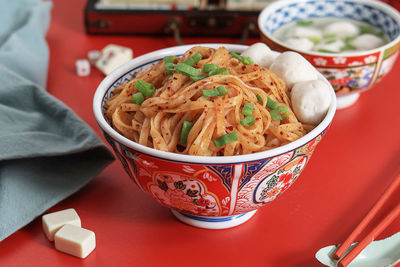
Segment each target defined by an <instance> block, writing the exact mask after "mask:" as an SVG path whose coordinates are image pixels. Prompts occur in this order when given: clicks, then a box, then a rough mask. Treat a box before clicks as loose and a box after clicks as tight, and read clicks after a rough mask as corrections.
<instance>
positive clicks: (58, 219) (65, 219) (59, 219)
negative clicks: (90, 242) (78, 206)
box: [42, 209, 81, 241]
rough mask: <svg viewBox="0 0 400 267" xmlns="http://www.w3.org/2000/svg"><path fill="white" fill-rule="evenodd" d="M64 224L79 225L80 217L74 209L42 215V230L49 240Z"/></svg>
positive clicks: (52, 238) (51, 239)
mask: <svg viewBox="0 0 400 267" xmlns="http://www.w3.org/2000/svg"><path fill="white" fill-rule="evenodd" d="M66 224H71V225H74V226H77V227H81V219H80V218H79V215H78V213H76V211H75V210H74V209H66V210H61V211H57V212H53V213H49V214H45V215H43V216H42V226H43V231H44V233H45V234H46V236H47V238H48V239H49V240H50V241H53V240H54V235H55V233H56V232H57V231H58V230H59V229H61V227H63V226H64V225H66Z"/></svg>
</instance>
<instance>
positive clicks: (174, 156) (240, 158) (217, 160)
mask: <svg viewBox="0 0 400 267" xmlns="http://www.w3.org/2000/svg"><path fill="white" fill-rule="evenodd" d="M194 46H206V47H211V48H217V47H222V46H224V47H225V48H227V49H228V50H229V51H234V52H241V51H243V50H244V49H245V48H247V47H248V46H246V45H236V44H226V43H198V44H190V45H181V46H173V47H168V48H164V49H160V50H156V51H153V52H150V53H147V54H144V55H141V56H139V57H136V58H134V59H132V60H131V61H129V62H127V63H125V64H123V65H122V66H120V67H118V68H117V69H116V70H114V71H113V72H112V73H111V74H109V75H108V76H106V77H105V78H104V79H103V81H102V82H101V83H100V84H99V86H98V87H97V89H96V92H95V94H94V97H93V112H94V115H95V118H96V121H97V124H98V125H99V127H100V128H101V129H102V130H103V131H105V132H106V133H107V134H108V135H110V136H111V137H112V138H114V139H115V140H118V142H120V143H122V144H123V145H125V146H127V147H130V148H132V149H134V150H136V151H138V152H140V153H143V154H146V155H148V156H152V157H157V158H160V159H166V160H172V161H176V162H185V163H191V164H237V163H246V162H253V161H258V160H260V159H266V158H273V157H276V156H279V155H281V154H284V153H287V152H289V151H293V150H295V149H297V148H299V147H301V146H303V145H305V144H307V143H308V142H310V141H311V140H313V139H314V138H316V137H317V136H319V135H320V134H321V133H324V132H325V131H326V130H327V128H328V127H329V125H330V124H331V122H332V120H333V117H334V114H335V112H336V96H335V92H334V90H333V88H332V87H331V85H330V83H329V82H328V81H327V80H326V78H325V77H324V76H323V75H322V74H320V73H318V78H319V79H321V80H323V81H324V82H325V83H326V84H327V85H329V87H330V89H331V90H330V91H331V105H330V107H329V110H328V112H327V114H326V116H325V118H324V119H323V120H322V122H320V123H319V124H318V125H317V126H316V127H315V128H314V129H313V130H311V131H310V132H309V133H307V134H306V135H305V136H303V137H301V138H299V139H297V140H295V141H293V142H290V143H288V144H286V145H283V146H280V147H277V148H274V149H271V150H266V151H263V152H257V153H253V154H244V155H235V156H219V157H217V156H193V155H185V154H178V153H173V152H166V151H160V150H157V149H154V148H150V147H147V146H144V145H140V144H138V143H136V142H134V141H132V140H130V139H128V138H126V137H125V136H123V135H121V134H120V133H118V132H117V131H116V130H115V129H113V128H112V127H111V125H110V124H109V123H108V122H107V121H106V119H105V117H104V115H103V98H104V96H105V94H106V93H107V92H108V91H109V90H110V89H111V87H112V86H113V84H114V83H115V82H116V81H117V80H118V79H120V78H122V77H124V76H125V75H127V74H128V73H129V72H132V70H133V69H137V68H138V67H139V66H141V65H147V64H149V62H152V61H153V62H154V61H155V60H161V59H162V58H163V57H165V56H169V55H178V54H183V52H185V51H187V50H188V49H189V48H191V47H194Z"/></svg>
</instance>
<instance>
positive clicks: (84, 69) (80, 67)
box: [75, 59, 90, 76]
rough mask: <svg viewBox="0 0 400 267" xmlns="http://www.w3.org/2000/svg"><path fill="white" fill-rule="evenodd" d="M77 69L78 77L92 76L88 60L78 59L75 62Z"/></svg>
mask: <svg viewBox="0 0 400 267" xmlns="http://www.w3.org/2000/svg"><path fill="white" fill-rule="evenodd" d="M75 67H76V74H77V75H78V76H88V75H89V74H90V63H89V60H87V59H78V60H77V61H76V62H75Z"/></svg>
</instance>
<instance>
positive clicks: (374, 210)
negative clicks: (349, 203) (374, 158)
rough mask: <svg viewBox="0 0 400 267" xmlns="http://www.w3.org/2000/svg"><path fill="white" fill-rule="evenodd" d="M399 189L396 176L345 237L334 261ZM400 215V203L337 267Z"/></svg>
mask: <svg viewBox="0 0 400 267" xmlns="http://www.w3.org/2000/svg"><path fill="white" fill-rule="evenodd" d="M398 187H400V175H398V176H397V177H396V178H395V179H394V181H393V182H392V183H391V184H390V186H389V187H388V188H387V189H386V190H385V192H384V193H383V194H382V196H381V197H380V198H379V200H378V201H377V202H376V203H375V205H374V206H373V207H372V209H371V210H370V211H369V212H368V214H367V215H366V216H365V217H364V219H363V220H362V221H361V222H360V223H359V224H358V225H357V227H356V228H355V229H354V230H353V232H352V233H351V234H350V235H349V236H348V237H347V239H346V240H345V241H344V242H343V244H342V245H340V247H339V248H338V249H337V250H336V251H335V253H333V255H332V257H333V258H334V259H340V257H342V256H343V254H344V253H345V252H346V250H347V249H348V248H349V247H350V245H351V244H352V243H353V242H354V240H355V239H356V238H357V236H358V235H359V234H360V233H361V232H362V231H363V230H364V229H365V227H366V226H367V225H368V224H369V223H370V222H371V220H372V219H373V217H374V216H376V214H377V213H378V211H379V210H380V209H381V208H382V206H383V205H384V204H385V202H387V200H388V199H389V198H390V196H391V195H392V194H393V192H394V191H395V190H396V189H397V188H398ZM399 215H400V203H399V204H398V205H397V206H396V207H395V208H394V209H393V210H392V211H391V212H390V213H389V214H388V215H387V216H386V217H385V218H384V219H383V220H382V221H381V222H380V223H379V224H378V225H377V226H376V227H375V228H374V229H373V230H372V231H371V232H370V233H369V234H368V235H367V236H366V237H365V238H364V239H363V240H362V241H361V242H359V243H358V244H357V245H356V246H355V247H354V248H353V249H352V250H351V251H350V252H349V253H348V254H347V255H346V256H345V257H344V258H343V259H341V260H340V261H339V262H338V266H347V265H348V264H349V263H350V262H351V261H352V260H353V259H354V258H355V257H357V255H358V254H359V253H360V252H361V251H362V250H363V249H364V248H365V247H366V246H367V245H368V244H369V243H371V242H372V241H373V240H374V239H375V238H376V237H377V236H378V235H379V234H380V233H382V231H383V230H384V229H385V228H386V227H387V226H388V225H389V224H390V223H392V222H393V220H394V219H396V218H397V217H398V216H399Z"/></svg>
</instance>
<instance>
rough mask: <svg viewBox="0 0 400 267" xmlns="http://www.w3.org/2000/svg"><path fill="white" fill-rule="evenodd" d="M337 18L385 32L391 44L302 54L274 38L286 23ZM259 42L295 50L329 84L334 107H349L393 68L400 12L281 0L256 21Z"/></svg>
mask: <svg viewBox="0 0 400 267" xmlns="http://www.w3.org/2000/svg"><path fill="white" fill-rule="evenodd" d="M324 17H338V18H348V19H354V20H357V21H361V22H365V23H368V24H370V25H373V26H375V27H377V28H378V29H380V30H382V31H383V32H385V33H386V34H387V35H388V37H389V38H390V40H391V41H390V42H389V43H387V44H386V45H384V46H381V47H379V48H376V49H373V50H367V51H361V52H343V53H340V54H330V53H321V52H314V51H301V50H297V49H296V48H295V47H289V46H287V45H286V44H285V43H284V42H282V41H280V40H278V39H277V38H275V37H274V36H273V34H274V32H275V31H276V30H277V29H279V28H280V27H282V26H283V25H285V24H288V23H290V22H293V21H297V20H307V19H310V18H324ZM258 26H259V29H260V32H261V38H262V40H263V41H264V42H265V43H266V44H267V45H268V46H270V47H271V48H272V49H274V50H276V51H280V52H282V51H286V50H294V51H296V52H299V53H300V54H302V55H303V56H304V57H305V58H307V59H308V60H309V61H310V62H311V64H313V65H314V66H315V67H316V68H317V69H318V70H319V71H320V72H321V73H322V74H323V75H324V76H325V77H326V78H327V79H328V80H329V81H330V82H331V84H332V86H333V88H334V89H335V91H336V95H337V108H338V109H339V108H345V107H347V106H350V105H351V104H353V103H354V102H355V101H357V99H358V97H359V93H360V92H363V91H365V90H366V89H369V88H371V87H372V86H373V85H374V84H376V83H377V82H378V81H379V80H380V79H381V78H382V77H383V76H384V75H385V74H387V73H388V72H389V71H390V70H391V69H392V66H393V63H394V62H395V60H396V58H397V56H398V54H399V46H400V13H399V12H398V11H397V10H396V9H394V8H392V7H391V6H389V5H387V4H385V3H382V2H379V1H371V0H280V1H276V2H274V3H273V4H271V5H268V6H267V7H266V8H264V9H263V10H262V11H261V13H260V16H259V18H258Z"/></svg>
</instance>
